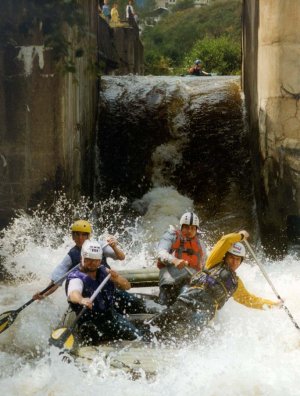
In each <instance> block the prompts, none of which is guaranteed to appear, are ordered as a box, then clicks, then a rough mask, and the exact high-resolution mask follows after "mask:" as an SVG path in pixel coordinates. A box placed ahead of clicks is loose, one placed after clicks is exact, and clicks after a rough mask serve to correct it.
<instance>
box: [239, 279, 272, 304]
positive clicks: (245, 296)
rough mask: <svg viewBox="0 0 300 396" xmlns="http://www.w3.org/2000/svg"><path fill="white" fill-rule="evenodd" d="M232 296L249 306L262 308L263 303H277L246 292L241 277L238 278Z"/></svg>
mask: <svg viewBox="0 0 300 396" xmlns="http://www.w3.org/2000/svg"><path fill="white" fill-rule="evenodd" d="M233 298H234V300H235V301H237V302H238V303H240V304H243V305H246V307H249V308H256V309H263V306H264V305H267V306H269V307H272V306H274V305H277V302H275V301H271V300H267V299H265V298H261V297H257V296H255V295H254V294H251V293H249V292H248V290H247V289H246V288H245V286H244V284H243V282H242V281H241V279H240V278H239V279H238V288H237V289H236V291H235V293H234V294H233Z"/></svg>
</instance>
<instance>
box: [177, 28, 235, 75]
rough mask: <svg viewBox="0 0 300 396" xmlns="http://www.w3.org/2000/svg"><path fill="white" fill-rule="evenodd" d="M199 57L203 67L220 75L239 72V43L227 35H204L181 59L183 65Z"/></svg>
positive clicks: (190, 63) (189, 63)
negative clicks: (211, 36) (182, 59)
mask: <svg viewBox="0 0 300 396" xmlns="http://www.w3.org/2000/svg"><path fill="white" fill-rule="evenodd" d="M195 59H201V60H202V61H203V64H204V69H205V70H207V71H210V72H214V73H217V74H221V75H228V74H239V72H240V65H241V47H240V43H239V42H237V41H234V40H233V39H232V38H230V37H228V36H220V37H217V38H210V37H205V38H204V39H203V40H198V41H196V43H195V45H194V46H193V48H192V49H191V51H190V52H189V53H188V54H187V56H186V57H185V59H184V61H183V65H182V66H183V67H185V68H187V67H188V66H189V65H192V64H193V63H194V61H195Z"/></svg>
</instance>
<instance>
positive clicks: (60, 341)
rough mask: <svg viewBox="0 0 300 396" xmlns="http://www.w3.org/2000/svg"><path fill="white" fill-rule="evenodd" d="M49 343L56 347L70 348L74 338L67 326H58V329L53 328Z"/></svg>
mask: <svg viewBox="0 0 300 396" xmlns="http://www.w3.org/2000/svg"><path fill="white" fill-rule="evenodd" d="M49 344H50V345H54V346H56V347H57V348H64V349H68V350H71V349H72V348H73V346H74V344H75V338H74V336H73V334H72V333H71V331H70V329H68V328H67V327H60V328H59V329H56V330H53V332H52V334H51V338H50V339H49Z"/></svg>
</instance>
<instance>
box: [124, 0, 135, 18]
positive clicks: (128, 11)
mask: <svg viewBox="0 0 300 396" xmlns="http://www.w3.org/2000/svg"><path fill="white" fill-rule="evenodd" d="M125 11H126V19H127V20H129V19H130V18H134V14H135V13H134V9H133V5H132V1H131V0H129V1H128V4H127V6H126V10H125Z"/></svg>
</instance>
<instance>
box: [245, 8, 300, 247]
mask: <svg viewBox="0 0 300 396" xmlns="http://www.w3.org/2000/svg"><path fill="white" fill-rule="evenodd" d="M243 22H244V27H243V38H244V43H243V55H244V76H243V77H244V78H243V81H244V92H245V96H246V104H247V109H248V115H249V121H250V135H251V141H252V155H253V164H254V167H255V190H256V197H257V205H258V212H259V219H260V224H261V229H262V236H263V238H264V240H265V242H267V241H269V242H271V243H273V240H272V239H273V236H274V238H275V241H276V242H275V246H276V245H278V237H281V239H280V240H281V241H284V240H285V238H286V235H287V231H288V228H289V227H290V220H291V219H292V220H293V218H294V217H297V216H298V215H299V211H300V156H299V154H300V107H299V99H300V97H299V95H298V96H297V94H299V92H300V74H299V66H300V30H299V25H300V1H298V0H284V1H282V0H244V14H243ZM299 236H300V235H299Z"/></svg>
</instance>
